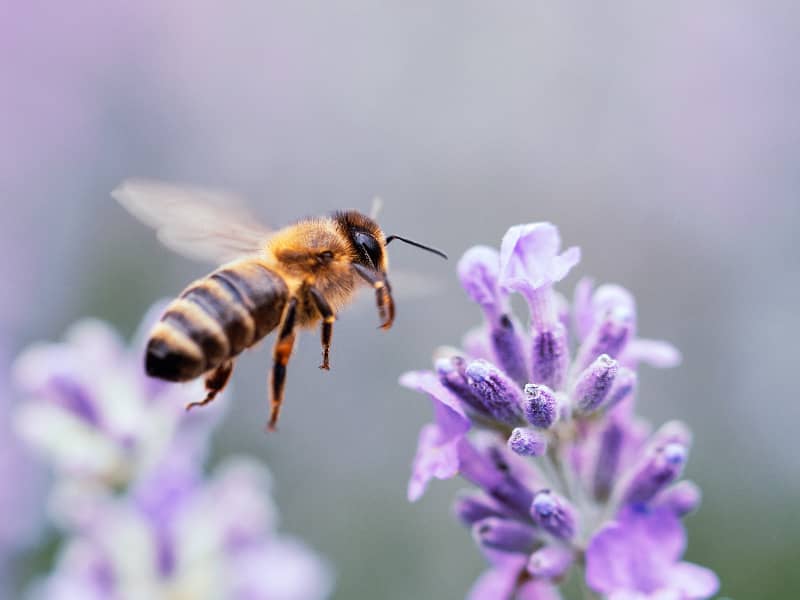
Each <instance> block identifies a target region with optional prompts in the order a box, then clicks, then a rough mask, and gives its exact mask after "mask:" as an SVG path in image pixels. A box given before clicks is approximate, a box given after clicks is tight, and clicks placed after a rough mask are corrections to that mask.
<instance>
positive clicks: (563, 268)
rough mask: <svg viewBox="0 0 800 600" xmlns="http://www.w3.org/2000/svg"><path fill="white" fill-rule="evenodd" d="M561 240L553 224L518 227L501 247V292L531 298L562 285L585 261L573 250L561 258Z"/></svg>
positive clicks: (577, 251) (509, 231)
mask: <svg viewBox="0 0 800 600" xmlns="http://www.w3.org/2000/svg"><path fill="white" fill-rule="evenodd" d="M560 248H561V237H560V235H559V233H558V229H557V228H556V227H555V226H554V225H552V224H551V223H531V224H529V225H517V226H515V227H512V228H511V229H509V230H508V231H507V232H506V234H505V235H504V236H503V242H502V243H501V245H500V277H499V281H500V288H501V289H504V290H506V291H508V292H520V293H522V294H523V295H526V296H527V295H529V294H530V293H532V292H535V291H536V290H537V289H538V288H541V287H542V286H545V285H550V284H553V283H555V282H557V281H561V280H562V279H563V278H564V277H566V276H567V273H569V271H570V269H572V267H574V266H575V265H576V264H578V262H579V261H580V258H581V252H580V249H579V248H577V247H572V248H569V249H568V250H566V251H565V252H563V253H562V254H559V253H558V252H559V250H560Z"/></svg>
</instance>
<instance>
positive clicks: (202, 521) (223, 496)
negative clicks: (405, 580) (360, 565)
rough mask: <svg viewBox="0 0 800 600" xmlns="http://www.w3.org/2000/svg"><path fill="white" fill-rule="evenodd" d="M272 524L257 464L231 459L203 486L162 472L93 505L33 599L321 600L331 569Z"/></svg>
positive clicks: (182, 471)
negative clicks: (88, 517) (127, 491)
mask: <svg viewBox="0 0 800 600" xmlns="http://www.w3.org/2000/svg"><path fill="white" fill-rule="evenodd" d="M275 524H276V514H275V509H274V506H273V505H272V503H271V501H270V499H269V478H268V475H267V473H266V472H265V471H264V469H263V467H261V466H260V465H258V464H257V463H255V462H253V461H251V460H249V459H243V458H242V459H232V460H229V461H227V462H225V463H224V464H222V465H221V466H220V467H219V468H218V469H217V471H216V472H215V474H214V476H213V478H212V479H210V480H208V481H203V479H202V477H201V476H200V474H199V473H197V472H195V469H193V468H192V465H187V464H182V465H163V466H162V469H160V470H159V471H158V472H154V473H153V474H152V476H151V477H150V478H149V480H148V481H146V482H143V483H142V485H140V486H138V487H137V488H136V489H135V490H133V491H132V492H131V493H130V494H129V495H125V496H123V497H119V498H114V499H108V500H107V501H106V502H103V503H101V504H100V505H99V506H97V508H96V514H95V517H94V518H93V520H92V522H91V523H90V524H88V525H87V526H86V527H83V528H81V529H80V530H77V531H74V532H72V535H71V536H70V537H69V538H68V541H67V543H66V545H65V546H64V548H63V549H62V551H61V553H60V555H59V558H58V560H57V563H56V567H55V570H54V572H53V573H52V574H50V575H49V576H47V577H46V578H44V579H42V580H41V581H39V582H38V583H37V584H36V585H35V587H34V589H33V590H32V592H31V598H34V599H35V598H40V599H42V600H62V599H63V600H67V599H70V598H74V597H81V598H170V597H174V598H199V599H203V598H207V599H209V600H211V599H215V598H230V599H235V600H239V599H241V600H250V599H252V598H270V599H273V598H274V599H277V600H313V599H321V598H325V597H327V595H328V593H329V592H330V585H331V576H330V573H329V569H328V567H327V566H326V565H325V564H324V563H322V562H321V561H320V560H319V559H317V558H316V557H315V556H314V554H313V553H312V552H311V551H310V550H309V549H307V548H306V546H305V545H303V544H302V543H300V542H298V541H296V540H293V539H291V538H286V537H283V536H281V535H278V534H276V532H275ZM78 591H79V592H80V595H79V596H76V595H74V594H75V593H76V592H78Z"/></svg>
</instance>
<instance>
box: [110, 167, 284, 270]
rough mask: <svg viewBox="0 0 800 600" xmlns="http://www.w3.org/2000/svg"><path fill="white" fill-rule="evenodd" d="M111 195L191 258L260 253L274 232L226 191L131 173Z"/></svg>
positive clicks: (215, 260)
mask: <svg viewBox="0 0 800 600" xmlns="http://www.w3.org/2000/svg"><path fill="white" fill-rule="evenodd" d="M111 195H112V196H113V197H114V199H116V200H117V201H118V202H119V203H120V204H122V206H124V207H125V208H126V209H127V210H128V211H129V212H130V213H131V214H132V215H133V216H135V217H136V218H137V219H139V220H140V221H142V222H143V223H145V224H146V225H149V226H150V227H152V228H153V229H155V230H156V232H157V235H158V239H159V240H160V241H161V243H163V244H164V245H165V246H166V247H167V248H169V249H170V250H174V251H175V252H178V253H179V254H182V255H184V256H186V257H188V258H194V259H198V260H204V261H210V262H213V263H217V264H219V263H225V262H228V261H230V260H233V259H235V258H238V257H241V256H245V255H248V254H257V253H259V252H261V250H262V248H263V245H264V242H265V241H266V240H267V239H268V238H269V237H270V235H271V233H272V232H271V231H270V229H269V228H267V227H265V226H263V225H261V224H260V223H259V222H258V220H257V219H256V218H254V217H253V216H251V215H250V214H249V213H248V212H247V210H246V209H245V208H244V204H243V202H242V201H241V200H240V199H239V198H238V197H237V196H235V195H233V194H229V193H226V192H219V191H215V190H207V189H202V188H193V187H185V186H179V185H173V184H169V183H162V182H158V181H149V180H145V179H129V180H126V181H123V182H122V184H121V185H120V186H119V187H117V188H116V189H115V190H114V191H113V192H111Z"/></svg>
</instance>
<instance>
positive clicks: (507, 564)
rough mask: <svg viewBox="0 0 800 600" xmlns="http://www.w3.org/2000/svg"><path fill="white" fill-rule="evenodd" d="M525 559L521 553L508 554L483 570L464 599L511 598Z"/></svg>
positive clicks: (488, 599)
mask: <svg viewBox="0 0 800 600" xmlns="http://www.w3.org/2000/svg"><path fill="white" fill-rule="evenodd" d="M512 557H513V558H512ZM526 560H527V559H526V557H525V556H522V555H510V556H509V558H508V559H506V560H505V561H503V562H502V563H500V564H499V565H495V566H494V567H493V568H491V569H489V570H488V571H486V572H484V573H483V575H481V576H480V577H479V578H478V580H477V581H476V582H475V584H474V585H473V586H472V589H470V591H469V593H468V594H467V598H466V600H511V599H512V597H513V596H514V592H515V590H516V589H517V580H518V579H519V574H520V573H521V572H522V570H523V569H524V568H525V562H526Z"/></svg>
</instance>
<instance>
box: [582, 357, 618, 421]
mask: <svg viewBox="0 0 800 600" xmlns="http://www.w3.org/2000/svg"><path fill="white" fill-rule="evenodd" d="M618 368H619V367H618V364H617V361H615V360H614V359H613V358H611V357H610V356H608V354H601V355H600V356H598V357H597V359H596V360H595V361H594V362H593V363H592V364H591V365H589V366H588V367H587V368H586V369H585V370H584V371H583V372H582V373H581V374H580V375H578V379H577V381H576V383H575V389H574V390H573V392H572V400H573V403H574V406H575V409H576V410H577V411H578V412H579V413H583V414H589V413H592V412H594V411H596V410H597V409H598V408H600V407H601V406H602V404H603V402H604V401H605V399H606V397H607V396H608V393H609V391H611V386H612V385H613V384H614V379H615V378H616V376H617V369H618Z"/></svg>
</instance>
